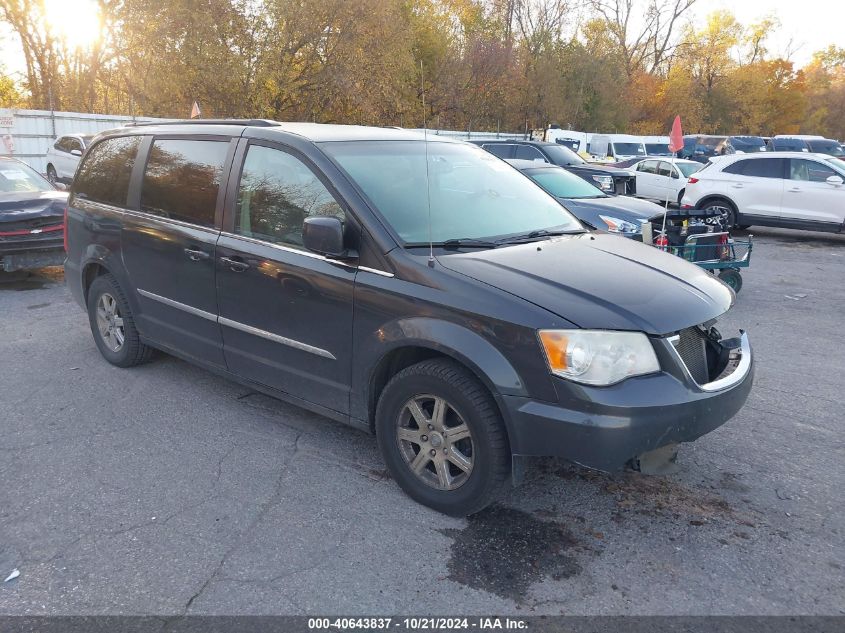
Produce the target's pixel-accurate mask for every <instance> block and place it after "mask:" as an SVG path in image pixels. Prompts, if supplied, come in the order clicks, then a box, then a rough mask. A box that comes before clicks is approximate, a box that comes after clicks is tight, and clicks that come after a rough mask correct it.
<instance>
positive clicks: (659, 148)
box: [645, 143, 672, 156]
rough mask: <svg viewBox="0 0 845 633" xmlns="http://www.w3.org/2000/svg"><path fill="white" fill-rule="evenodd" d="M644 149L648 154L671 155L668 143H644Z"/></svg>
mask: <svg viewBox="0 0 845 633" xmlns="http://www.w3.org/2000/svg"><path fill="white" fill-rule="evenodd" d="M645 151H646V153H647V154H648V155H649V156H671V155H672V152H670V151H669V143H646V144H645Z"/></svg>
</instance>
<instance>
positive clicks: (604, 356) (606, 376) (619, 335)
mask: <svg viewBox="0 0 845 633" xmlns="http://www.w3.org/2000/svg"><path fill="white" fill-rule="evenodd" d="M539 336H540V342H541V344H542V346H543V350H544V351H545V353H546V362H547V363H548V365H549V370H550V371H551V372H552V373H553V374H555V375H556V376H560V377H561V378H567V379H569V380H572V381H574V382H580V383H584V384H586V385H602V386H606V385H613V384H615V383H617V382H620V381H622V380H625V379H626V378H630V377H631V376H641V375H643V374H652V373H654V372H656V371H660V364H659V363H658V362H657V356H655V354H654V348H653V347H652V346H651V342H650V341H649V340H648V337H647V336H646V335H645V334H643V333H642V332H612V331H602V330H540V331H539Z"/></svg>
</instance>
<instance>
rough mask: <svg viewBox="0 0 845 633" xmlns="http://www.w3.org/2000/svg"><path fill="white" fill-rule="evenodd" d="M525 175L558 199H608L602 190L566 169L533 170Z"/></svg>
mask: <svg viewBox="0 0 845 633" xmlns="http://www.w3.org/2000/svg"><path fill="white" fill-rule="evenodd" d="M525 173H526V174H528V176H529V177H530V178H531V179H532V180H533V181H534V182H536V183H537V184H539V185H540V186H541V187H542V188H543V189H545V190H546V191H548V192H549V193H550V194H552V195H553V196H557V197H558V198H607V196H606V195H605V194H603V193H602V192H601V190H600V189H598V188H596V187H593V185H591V184H590V183H588V182H587V181H586V180H584V179H583V178H579V177H578V176H576V175H575V174H570V173H569V172H568V171H566V170H565V169H557V168H552V169H532V170H530V171H527V172H525Z"/></svg>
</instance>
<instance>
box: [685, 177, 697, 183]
mask: <svg viewBox="0 0 845 633" xmlns="http://www.w3.org/2000/svg"><path fill="white" fill-rule="evenodd" d="M697 182H698V178H696V177H695V176H690V177H689V178H687V184H688V185H694V184H695V183H697Z"/></svg>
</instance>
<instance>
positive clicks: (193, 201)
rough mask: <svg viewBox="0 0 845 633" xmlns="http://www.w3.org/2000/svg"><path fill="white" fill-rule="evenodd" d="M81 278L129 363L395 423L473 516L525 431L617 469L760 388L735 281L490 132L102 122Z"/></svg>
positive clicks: (416, 455) (390, 427) (413, 474)
mask: <svg viewBox="0 0 845 633" xmlns="http://www.w3.org/2000/svg"><path fill="white" fill-rule="evenodd" d="M66 222H67V238H68V253H67V255H68V259H67V264H66V276H67V283H68V285H69V287H70V289H71V291H72V293H73V295H74V297H75V298H76V299H77V301H78V302H79V303H80V304H81V305H82V306H83V307H85V308H86V309H87V311H88V316H89V320H90V325H91V330H92V332H93V335H94V340H95V342H96V344H97V346H98V347H99V349H100V351H101V352H102V354H103V356H104V357H105V358H106V360H108V361H109V362H111V363H113V364H115V365H117V366H120V367H128V366H132V365H136V364H138V363H141V362H144V361H146V360H148V359H149V358H150V357H151V355H152V353H153V350H154V349H158V350H164V351H165V352H167V353H170V354H173V355H175V356H178V357H181V358H184V359H186V360H188V361H190V362H192V363H196V364H198V365H201V366H203V367H205V368H207V369H209V370H211V371H214V372H217V373H219V374H222V375H224V376H227V377H230V378H231V379H233V380H236V381H238V382H240V383H243V384H245V385H249V386H250V387H252V388H254V389H256V390H259V391H261V392H264V393H267V394H270V395H272V396H276V397H278V398H281V399H284V400H287V401H290V402H293V403H296V404H298V405H301V406H303V407H305V408H308V409H310V410H313V411H317V412H319V413H322V414H324V415H327V416H329V417H332V418H334V419H337V420H340V421H343V422H346V423H349V424H352V425H354V426H357V427H360V428H362V429H365V430H368V431H371V432H374V433H375V435H376V437H377V439H378V443H379V446H380V448H381V450H382V453H383V455H384V459H385V462H386V463H387V466H388V467H389V469H390V473H391V475H392V476H393V478H394V479H395V480H396V482H397V483H398V484H399V485H400V486H401V487H402V489H403V490H405V492H407V493H408V494H409V495H410V496H411V497H413V498H414V499H416V500H417V501H419V502H421V503H424V504H426V505H429V506H431V507H433V508H436V509H437V510H440V511H442V512H446V513H449V514H454V515H463V514H469V513H472V512H476V511H478V510H479V509H481V508H483V507H484V506H485V505H487V504H488V503H490V501H491V500H493V499H494V497H495V495H496V493H497V490H498V489H499V488H500V486H501V485H502V484H503V483H504V482H505V481H506V480H507V479H508V478H509V476H510V475H511V471H512V465H513V464H514V463H519V462H518V461H517V459H518V458H521V457H524V456H538V455H554V456H560V457H564V458H567V459H569V460H572V461H574V462H577V463H580V464H584V465H586V466H589V467H593V468H598V469H603V470H610V469H616V468H619V467H621V466H623V465H624V464H625V463H626V462H628V461H629V460H630V459H632V458H635V457H637V456H639V455H641V454H644V453H649V452H650V451H654V450H655V449H658V448H661V447H665V446H667V445H672V444H674V443H677V442H688V441H692V440H694V439H696V438H698V437H700V436H701V435H703V434H705V433H707V432H709V431H711V430H713V429H715V428H716V427H718V426H720V425H721V424H723V423H724V422H725V421H727V420H728V419H729V418H731V417H732V416H733V415H734V414H735V413H736V412H737V411H738V410H739V409H740V407H742V405H743V403H744V402H745V400H746V398H747V397H748V393H749V391H750V389H751V383H752V376H753V363H752V359H751V349H750V347H749V343H748V339H747V337H746V335H745V334H744V333H739V334H738V335H737V336H736V337H732V338H722V336H721V335H720V334H719V332H718V331H717V330H716V328H715V327H714V323H715V320H716V319H717V318H718V317H719V316H720V315H722V314H723V313H724V312H725V311H726V310H728V309H729V308H730V307H731V304H732V303H733V301H734V294H733V292H732V291H731V290H730V289H729V288H728V287H727V286H726V285H724V284H723V283H722V282H720V281H719V280H717V279H716V278H714V277H713V276H712V275H710V274H708V273H707V272H705V271H703V270H701V269H700V268H697V267H696V266H693V265H692V264H689V263H687V262H685V261H683V260H682V259H680V258H678V257H674V256H672V255H669V254H666V253H663V252H660V251H659V250H657V249H655V248H652V247H650V246H644V245H643V244H640V243H637V242H634V241H631V240H627V239H624V238H621V237H617V236H614V235H608V234H606V233H600V232H590V231H587V230H585V228H584V227H583V226H582V225H581V224H580V223H579V222H578V221H577V220H576V219H575V218H574V217H573V216H572V215H570V214H569V213H568V212H567V211H566V209H565V208H564V207H563V206H561V205H560V204H559V203H558V201H557V200H555V199H554V198H553V197H551V196H550V195H549V194H547V193H546V192H545V191H543V190H542V189H541V188H540V187H538V186H537V185H535V184H534V183H533V182H532V181H531V180H530V179H529V178H527V177H525V176H523V175H522V174H521V173H520V172H519V171H517V170H516V169H514V168H513V167H511V166H510V165H508V164H507V163H505V162H504V161H502V160H499V159H498V158H496V157H495V156H493V155H491V154H489V153H487V152H485V151H484V150H482V149H481V148H479V147H475V146H473V145H470V144H468V143H461V142H455V141H449V140H444V139H442V138H438V139H437V140H434V139H432V138H431V137H429V140H428V141H425V140H424V137H423V136H422V135H419V134H416V133H412V132H409V131H404V130H396V129H380V128H364V127H354V126H336V125H318V124H309V123H276V122H271V121H260V120H244V121H234V120H232V121H194V122H182V123H174V124H159V125H151V126H135V127H129V128H124V129H120V130H114V131H110V132H107V133H104V134H102V135H100V136H99V137H97V139H95V140H94V141H93V143H92V145H91V147H90V148H89V149H88V151H87V152H86V154H85V156H84V158H83V160H82V162H81V164H80V167H79V170H78V171H77V174H76V177H75V180H74V184H73V187H72V189H71V195H70V200H69V206H68V212H67V221H66Z"/></svg>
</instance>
